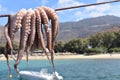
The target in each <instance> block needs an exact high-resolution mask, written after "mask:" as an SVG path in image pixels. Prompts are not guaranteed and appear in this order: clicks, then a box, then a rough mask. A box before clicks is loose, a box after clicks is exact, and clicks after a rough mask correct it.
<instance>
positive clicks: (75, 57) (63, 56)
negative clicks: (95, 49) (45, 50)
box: [0, 54, 120, 60]
mask: <svg viewBox="0 0 120 80" xmlns="http://www.w3.org/2000/svg"><path fill="white" fill-rule="evenodd" d="M54 57H55V59H120V54H111V55H110V54H99V55H89V56H85V55H55V56H54ZM10 59H11V60H12V58H11V57H10ZM25 59H26V57H25V56H24V57H23V60H25ZM29 59H30V60H46V59H47V57H46V56H45V55H42V56H40V55H39V56H38V55H34V56H29ZM0 60H6V59H5V57H4V55H1V56H0Z"/></svg>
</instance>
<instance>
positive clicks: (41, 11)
mask: <svg viewBox="0 0 120 80" xmlns="http://www.w3.org/2000/svg"><path fill="white" fill-rule="evenodd" d="M50 22H51V25H52V26H51V27H50V24H49V23H50ZM58 27H59V26H58V16H57V14H56V12H55V11H54V10H53V9H51V8H49V7H45V6H41V7H37V8H35V9H34V10H32V9H29V10H26V9H21V10H20V11H18V12H17V13H16V14H15V15H10V16H9V19H8V23H7V24H6V26H5V28H4V34H5V38H6V40H7V43H6V47H5V56H6V59H7V64H8V67H9V70H10V73H11V69H10V65H9V57H8V50H10V53H11V54H12V50H13V41H14V35H15V33H16V32H17V31H18V30H19V29H20V43H19V50H18V54H17V58H13V59H14V61H15V64H14V68H15V69H16V72H17V73H18V72H19V71H18V68H17V66H18V64H19V63H20V61H21V59H22V57H23V56H24V51H25V49H26V60H27V62H28V55H29V52H30V51H32V50H35V49H37V48H39V47H41V48H42V50H43V52H44V53H45V54H46V56H47V59H48V60H49V62H50V63H51V62H52V65H53V70H54V71H55V67H54V44H55V40H56V36H57V34H58ZM51 28H52V29H51ZM45 39H46V41H45ZM49 53H50V54H51V61H50V59H49V56H48V54H49Z"/></svg>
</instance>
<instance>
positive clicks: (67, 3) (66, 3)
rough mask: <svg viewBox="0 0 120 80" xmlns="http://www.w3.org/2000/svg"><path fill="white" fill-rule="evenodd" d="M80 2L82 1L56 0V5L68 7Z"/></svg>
mask: <svg viewBox="0 0 120 80" xmlns="http://www.w3.org/2000/svg"><path fill="white" fill-rule="evenodd" d="M82 4H84V3H80V2H78V1H76V0H58V7H69V6H77V5H82Z"/></svg>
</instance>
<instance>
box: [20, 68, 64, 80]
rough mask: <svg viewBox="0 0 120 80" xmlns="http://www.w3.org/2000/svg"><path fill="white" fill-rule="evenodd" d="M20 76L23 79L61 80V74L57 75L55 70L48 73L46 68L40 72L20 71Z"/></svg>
mask: <svg viewBox="0 0 120 80" xmlns="http://www.w3.org/2000/svg"><path fill="white" fill-rule="evenodd" d="M19 75H20V78H21V79H25V80H63V77H62V76H59V75H58V73H57V72H55V73H53V74H48V73H47V72H46V70H41V71H40V72H34V71H20V72H19Z"/></svg>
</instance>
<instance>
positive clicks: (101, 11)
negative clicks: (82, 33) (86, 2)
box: [85, 0, 111, 17]
mask: <svg viewBox="0 0 120 80" xmlns="http://www.w3.org/2000/svg"><path fill="white" fill-rule="evenodd" d="M96 2H104V0H97V1H96ZM110 8H111V5H110V4H104V5H97V6H90V7H86V8H85V12H86V13H88V15H89V17H97V16H103V15H105V14H106V13H107V12H108V11H109V10H110Z"/></svg>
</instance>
